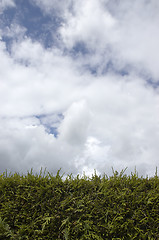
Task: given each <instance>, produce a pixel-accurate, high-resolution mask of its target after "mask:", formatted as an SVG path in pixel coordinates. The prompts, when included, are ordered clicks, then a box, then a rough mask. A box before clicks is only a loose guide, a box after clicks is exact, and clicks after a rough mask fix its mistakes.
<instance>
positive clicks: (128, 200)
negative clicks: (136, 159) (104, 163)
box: [0, 171, 159, 240]
mask: <svg viewBox="0 0 159 240" xmlns="http://www.w3.org/2000/svg"><path fill="white" fill-rule="evenodd" d="M0 239H1V240H3V239H5V240H7V239H16V240H18V239H29V240H31V239H33V240H36V239H39V240H40V239H49V240H51V239H55V240H56V239H65V240H67V239H70V240H73V239H81V240H84V239H96V240H102V239H110V240H112V239H116V240H117V239H122V240H129V239H130V240H132V239H136V240H139V239H141V240H142V239H143V240H151V239H156V240H158V239H159V177H158V176H157V174H156V175H155V176H154V177H152V178H148V177H147V178H144V177H138V175H137V174H136V173H132V174H131V175H130V176H127V175H125V174H124V171H122V172H121V173H120V174H118V172H117V171H115V172H114V174H113V176H111V177H108V176H106V175H104V176H102V177H101V176H98V175H97V174H96V173H94V175H92V177H91V178H88V177H86V176H85V175H84V176H83V177H79V176H76V177H73V176H72V175H69V176H67V178H65V179H63V177H62V176H60V173H59V171H58V173H57V175H56V176H53V175H51V174H50V173H47V174H46V173H43V174H42V173H40V174H37V175H36V174H33V173H32V171H31V172H30V173H28V174H26V175H20V174H18V173H15V174H9V175H7V172H6V173H3V174H1V175H0Z"/></svg>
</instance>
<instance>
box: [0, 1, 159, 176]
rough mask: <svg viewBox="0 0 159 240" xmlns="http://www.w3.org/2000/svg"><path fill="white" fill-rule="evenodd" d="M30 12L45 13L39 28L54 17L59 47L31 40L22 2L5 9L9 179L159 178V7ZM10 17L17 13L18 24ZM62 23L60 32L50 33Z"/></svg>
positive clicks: (0, 47) (55, 7) (3, 82)
mask: <svg viewBox="0 0 159 240" xmlns="http://www.w3.org/2000/svg"><path fill="white" fill-rule="evenodd" d="M4 3H5V4H4ZM29 3H30V5H28V12H29V9H31V7H34V8H35V9H36V8H37V9H40V11H41V20H40V21H42V19H43V18H44V17H46V16H47V17H48V19H49V24H48V25H47V31H49V34H50V35H49V36H50V39H49V42H52V45H51V46H49V47H46V46H47V44H46V42H45V41H46V37H44V38H43V41H41V39H40V40H39V39H38V38H35V37H31V35H30V34H29V31H31V30H30V29H29V28H31V26H30V25H28V28H27V27H26V26H27V24H25V26H24V24H22V22H21V21H20V18H19V15H18V14H16V11H17V10H16V9H17V8H18V1H5V2H3V1H1V2H0V5H2V9H4V12H3V13H2V16H3V18H2V19H3V21H1V23H0V28H1V31H0V35H1V41H0V58H1V59H3V61H1V64H0V109H1V110H0V133H1V134H0V159H1V161H0V165H1V171H2V172H3V171H5V169H8V170H10V171H20V172H25V171H27V170H29V169H30V168H33V169H34V170H35V171H39V170H40V168H41V167H43V168H47V170H48V171H52V172H54V173H55V172H57V170H58V169H60V168H62V171H63V172H66V173H73V174H77V173H82V172H83V171H85V172H86V174H91V173H92V172H93V171H94V169H96V170H97V172H98V173H100V174H102V173H104V172H106V173H108V174H110V173H111V167H114V169H117V170H118V171H120V170H122V169H123V168H126V167H128V170H127V172H131V171H134V169H135V167H136V168H137V170H138V171H139V173H140V174H143V175H145V174H148V175H153V174H154V172H155V167H156V166H158V155H159V149H158V142H159V88H158V80H159V70H158V66H157V63H158V62H159V56H158V50H159V49H158V48H159V47H158V42H159V31H158V23H159V16H158V10H159V4H158V3H157V2H156V1H155V0H154V1H146V0H142V1H140V2H138V1H133V2H132V1H126V0H124V1H120V0H119V1H115V0H113V1H109V0H100V1H99V0H98V1H97V0H92V1H89V0H86V1H83V0H82V1H78V0H76V1H73V0H72V1H71V0H70V1H67V3H66V2H65V1H62V0H61V1H50V0H47V1H41V0H32V1H31V0H30V1H29ZM8 7H9V9H11V7H13V8H14V11H15V14H14V17H13V19H12V21H11V22H10V24H9V23H7V20H6V19H7V17H5V18H4V14H5V16H8V15H9V16H10V14H11V13H10V12H6V9H7V11H9V10H8ZM26 7H27V6H26ZM22 11H23V9H22ZM30 12H31V11H30ZM7 14H8V15H7ZM24 14H25V12H24ZM38 14H39V13H38ZM38 16H39V15H38ZM55 19H56V21H57V22H58V25H57V26H56V30H55V29H52V25H50V21H52V22H53V21H55ZM26 21H27V20H26ZM34 21H37V22H38V21H39V20H38V17H36V15H35V19H34ZM8 22H9V20H8ZM4 26H5V27H4ZM6 29H7V31H6ZM41 31H42V30H41ZM43 35H44V33H43V32H41V36H43Z"/></svg>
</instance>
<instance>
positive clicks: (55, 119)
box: [34, 113, 64, 138]
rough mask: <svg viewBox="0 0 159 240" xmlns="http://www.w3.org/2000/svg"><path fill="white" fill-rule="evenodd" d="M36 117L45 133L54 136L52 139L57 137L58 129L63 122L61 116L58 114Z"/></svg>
mask: <svg viewBox="0 0 159 240" xmlns="http://www.w3.org/2000/svg"><path fill="white" fill-rule="evenodd" d="M34 117H36V118H37V119H38V120H39V122H40V125H42V126H43V127H44V128H45V131H46V132H47V133H49V134H52V135H54V137H56V138H57V137H58V134H59V133H58V127H59V125H60V123H61V121H62V120H63V118H64V117H63V115H62V114H61V113H60V114H48V115H47V114H41V115H36V116H34Z"/></svg>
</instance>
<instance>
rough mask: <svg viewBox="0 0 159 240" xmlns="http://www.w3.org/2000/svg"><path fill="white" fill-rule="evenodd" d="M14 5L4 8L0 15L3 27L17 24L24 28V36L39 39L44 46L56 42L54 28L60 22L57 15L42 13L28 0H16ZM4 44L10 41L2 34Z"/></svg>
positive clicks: (49, 45) (47, 46) (9, 38)
mask: <svg viewBox="0 0 159 240" xmlns="http://www.w3.org/2000/svg"><path fill="white" fill-rule="evenodd" d="M15 2H16V7H14V8H8V9H6V10H5V11H4V12H3V14H2V16H1V25H3V28H5V27H8V28H10V27H11V25H12V24H19V25H20V26H22V27H23V28H25V29H26V32H25V34H26V36H28V37H30V38H31V39H33V40H35V41H40V42H41V43H42V44H43V45H44V47H45V48H49V47H52V46H53V45H55V44H56V30H57V29H58V27H59V26H60V24H61V19H60V18H58V17H57V15H51V16H50V15H44V14H43V12H42V11H41V9H40V8H39V7H38V6H36V5H34V4H33V3H32V2H31V1H29V0H26V1H24V0H16V1H15ZM3 40H4V41H5V42H6V45H9V44H10V43H11V41H12V39H11V37H9V36H4V37H3Z"/></svg>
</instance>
